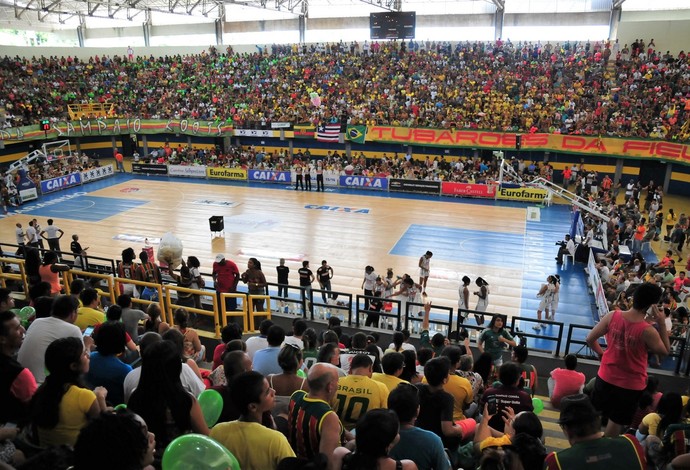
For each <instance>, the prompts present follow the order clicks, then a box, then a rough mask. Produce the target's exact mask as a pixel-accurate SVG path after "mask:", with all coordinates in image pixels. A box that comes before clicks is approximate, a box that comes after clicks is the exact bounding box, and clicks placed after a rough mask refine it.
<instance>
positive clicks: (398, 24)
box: [369, 11, 417, 39]
mask: <svg viewBox="0 0 690 470" xmlns="http://www.w3.org/2000/svg"><path fill="white" fill-rule="evenodd" d="M416 23H417V20H416V14H415V12H413V11H410V12H404V11H387V12H383V13H371V14H370V15H369V30H370V33H371V39H414V35H415V27H416Z"/></svg>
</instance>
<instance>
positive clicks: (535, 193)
mask: <svg viewBox="0 0 690 470" xmlns="http://www.w3.org/2000/svg"><path fill="white" fill-rule="evenodd" d="M548 195H549V192H548V191H547V190H546V189H541V188H511V187H508V186H501V187H500V188H499V189H498V199H504V200H506V201H530V202H541V201H542V200H544V199H546V197H547V196H548Z"/></svg>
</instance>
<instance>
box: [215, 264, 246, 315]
mask: <svg viewBox="0 0 690 470" xmlns="http://www.w3.org/2000/svg"><path fill="white" fill-rule="evenodd" d="M239 281H240V270H239V269H237V265H236V264H235V263H233V262H232V261H230V260H229V259H225V255H223V254H218V255H216V260H215V262H214V263H213V285H214V286H215V287H216V294H217V295H218V301H219V302H220V300H221V297H220V295H221V294H227V293H234V292H237V283H238V282H239ZM225 308H226V309H227V310H237V299H236V298H234V297H233V298H229V299H227V300H226V302H225Z"/></svg>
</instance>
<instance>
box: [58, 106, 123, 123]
mask: <svg viewBox="0 0 690 470" xmlns="http://www.w3.org/2000/svg"><path fill="white" fill-rule="evenodd" d="M67 111H68V112H69V117H70V119H72V120H73V121H78V120H80V119H83V118H92V117H95V118H107V117H112V116H113V114H114V111H115V106H114V105H113V104H112V103H86V104H69V105H67Z"/></svg>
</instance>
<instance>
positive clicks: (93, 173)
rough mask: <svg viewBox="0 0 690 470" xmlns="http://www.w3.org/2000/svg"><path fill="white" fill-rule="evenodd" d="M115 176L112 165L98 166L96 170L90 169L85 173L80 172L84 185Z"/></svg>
mask: <svg viewBox="0 0 690 470" xmlns="http://www.w3.org/2000/svg"><path fill="white" fill-rule="evenodd" d="M114 174H115V169H114V168H113V165H112V163H111V164H110V165H104V166H99V167H97V168H90V169H88V170H86V171H82V172H81V180H82V181H83V182H84V183H88V182H89V181H96V180H100V179H103V178H106V177H108V176H113V175H114Z"/></svg>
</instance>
